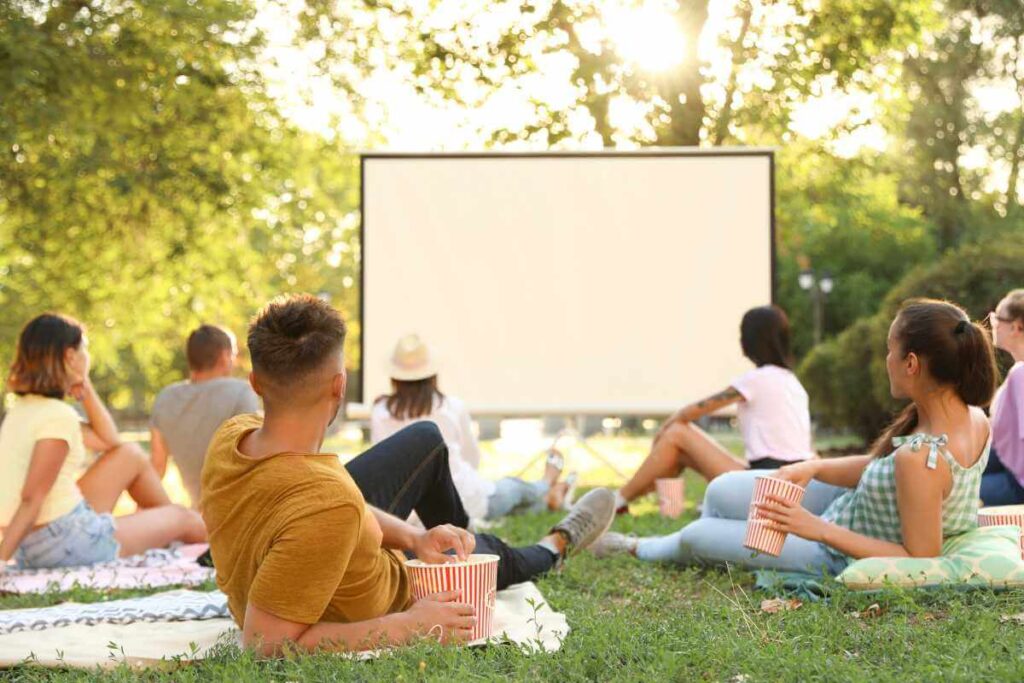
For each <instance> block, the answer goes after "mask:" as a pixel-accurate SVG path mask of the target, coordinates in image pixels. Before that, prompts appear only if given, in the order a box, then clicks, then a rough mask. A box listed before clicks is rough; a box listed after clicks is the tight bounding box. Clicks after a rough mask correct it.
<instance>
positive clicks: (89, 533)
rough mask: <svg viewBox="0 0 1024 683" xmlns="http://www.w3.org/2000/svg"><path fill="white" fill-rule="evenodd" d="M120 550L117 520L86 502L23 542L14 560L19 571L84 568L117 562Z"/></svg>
mask: <svg viewBox="0 0 1024 683" xmlns="http://www.w3.org/2000/svg"><path fill="white" fill-rule="evenodd" d="M120 549H121V544H120V543H118V542H117V539H116V538H114V517H113V516H112V515H111V514H110V513H109V512H104V513H102V514H101V513H98V512H96V511H94V510H93V509H92V508H91V507H89V504H88V503H86V502H85V501H84V500H83V501H81V502H79V503H78V505H76V506H75V507H74V509H72V510H71V512H69V513H67V514H66V515H63V516H61V517H58V518H57V519H55V520H53V521H52V522H50V523H49V524H47V525H46V526H44V527H42V528H40V529H36V530H35V531H33V532H32V533H30V534H29V535H28V536H26V537H25V538H24V539H22V541H21V543H20V544H19V545H18V550H17V552H16V553H15V554H14V560H15V562H16V563H17V565H18V568H19V569H43V568H52V567H80V566H84V565H92V564H98V563H100V562H110V561H111V560H116V559H117V554H118V551H119V550H120Z"/></svg>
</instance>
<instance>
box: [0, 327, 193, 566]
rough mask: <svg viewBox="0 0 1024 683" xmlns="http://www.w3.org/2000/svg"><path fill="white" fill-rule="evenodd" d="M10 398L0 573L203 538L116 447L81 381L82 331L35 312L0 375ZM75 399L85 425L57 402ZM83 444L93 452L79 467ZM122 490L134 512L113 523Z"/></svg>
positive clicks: (1, 458) (152, 474)
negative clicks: (8, 370)
mask: <svg viewBox="0 0 1024 683" xmlns="http://www.w3.org/2000/svg"><path fill="white" fill-rule="evenodd" d="M8 385H9V388H10V389H11V390H12V391H13V392H14V393H15V394H17V395H18V397H19V398H18V399H17V401H16V402H15V403H14V405H13V406H12V407H11V409H10V410H9V411H8V412H7V415H6V417H5V418H4V421H3V424H0V533H2V535H3V536H2V541H0V568H2V567H4V566H6V565H7V564H8V563H9V562H10V561H11V559H12V558H13V559H14V561H15V564H16V565H17V566H18V567H21V568H42V567H70V566H76V565H90V564H96V563H98V562H107V561H110V560H113V559H114V558H116V557H119V556H121V557H124V556H127V555H134V554H136V553H140V552H142V551H144V550H147V549H149V548H157V547H161V546H165V545H167V544H168V543H171V542H172V541H185V542H187V543H198V542H202V541H205V540H206V528H205V527H204V525H203V521H202V518H201V517H199V515H198V514H196V513H195V512H192V511H190V510H187V509H185V508H183V507H181V506H179V505H173V504H171V501H170V499H168V497H167V493H166V492H165V491H164V489H163V487H162V486H161V484H160V478H159V477H158V476H157V474H156V471H155V470H154V469H153V466H152V465H151V464H150V462H149V458H147V457H146V455H145V453H144V452H143V451H142V450H141V449H140V448H139V447H138V446H135V445H134V444H122V443H121V441H120V440H119V438H118V433H117V426H116V425H115V424H114V420H113V419H112V418H111V416H110V413H109V412H107V409H106V407H104V405H103V403H102V401H100V398H99V396H97V394H96V391H95V390H94V389H93V387H92V383H91V382H90V381H89V351H88V340H87V339H86V337H85V331H84V329H83V328H82V325H80V324H79V323H78V322H77V321H75V320H73V319H71V318H68V317H66V316H63V315H56V314H51V313H44V314H43V315H40V316H37V317H36V318H34V319H32V320H31V321H29V323H28V324H27V325H25V327H24V329H23V330H22V331H21V335H20V337H19V339H18V350H17V356H16V358H15V360H14V363H13V365H12V366H11V373H10V376H9V378H8ZM66 396H71V397H72V398H74V399H75V400H77V401H80V402H81V404H82V408H83V409H84V411H85V415H86V422H81V421H80V420H79V416H78V413H76V412H75V410H74V409H73V408H72V407H71V406H70V405H68V404H67V403H66V402H65V401H64V398H65V397H66ZM86 447H88V448H89V449H91V450H94V451H100V452H101V455H100V456H99V458H98V459H97V460H96V461H95V462H94V463H93V464H92V465H91V466H89V467H86V466H85V465H86V451H85V449H86ZM123 491H128V493H129V495H131V497H132V498H133V499H134V500H135V502H136V503H138V505H139V512H137V513H135V514H133V515H127V516H124V517H118V518H117V519H114V517H113V516H112V515H111V514H110V511H111V510H112V509H113V508H114V504H115V503H116V502H117V499H118V497H119V496H120V495H121V493H122V492H123Z"/></svg>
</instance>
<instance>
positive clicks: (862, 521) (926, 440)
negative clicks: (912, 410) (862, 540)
mask: <svg viewBox="0 0 1024 683" xmlns="http://www.w3.org/2000/svg"><path fill="white" fill-rule="evenodd" d="M947 441H948V439H947V437H946V435H945V434H943V435H941V436H932V435H930V434H923V433H918V434H911V435H910V436H899V437H896V438H894V439H893V440H892V445H893V446H894V447H895V448H896V449H899V448H900V447H901V446H907V447H909V448H910V449H912V450H914V451H919V450H921V448H922V447H923V446H927V447H928V460H927V462H926V465H927V467H928V468H929V469H935V467H936V465H938V462H939V456H940V455H941V456H942V458H944V459H945V461H946V462H947V463H949V468H950V470H951V471H952V472H953V490H952V491H950V493H949V496H947V497H946V499H945V500H944V501H943V502H942V537H943V538H944V539H946V538H949V537H950V536H954V535H956V534H962V533H963V532H965V531H969V530H970V529H973V528H975V527H976V526H978V494H979V491H980V489H981V475H982V473H983V472H984V471H985V465H986V464H987V463H988V451H989V447H990V446H991V443H992V440H991V437H989V442H988V443H986V444H985V450H984V451H983V452H982V454H981V457H980V458H978V462H976V463H974V465H972V466H971V467H964V466H963V465H961V464H960V463H958V462H957V461H956V458H954V457H953V456H952V454H950V452H949V451H948V450H946V443H947ZM895 453H896V451H895V450H894V451H893V452H892V453H890V454H889V455H886V456H884V457H881V458H875V459H874V460H872V461H871V462H870V463H869V464H868V466H867V467H865V468H864V473H863V474H861V477H860V481H859V482H858V483H857V488H855V489H853V490H852V491H849V492H848V493H844V494H843V495H841V496H840V497H839V498H836V499H835V500H834V501H833V502H832V504H831V505H829V506H828V509H826V510H825V512H824V513H823V514H822V519H825V520H828V521H830V522H833V523H835V524H838V525H839V526H842V527H845V528H847V529H850V530H851V531H855V532H857V533H858V534H864V535H865V536H871V537H872V538H879V539H882V540H885V541H891V542H893V543H902V542H903V531H902V529H901V527H900V511H899V508H898V507H897V505H896V458H895V457H893V456H894V455H895ZM829 551H830V552H831V553H832V554H834V555H837V556H840V557H842V556H843V555H842V553H840V552H839V551H838V550H835V549H833V548H829Z"/></svg>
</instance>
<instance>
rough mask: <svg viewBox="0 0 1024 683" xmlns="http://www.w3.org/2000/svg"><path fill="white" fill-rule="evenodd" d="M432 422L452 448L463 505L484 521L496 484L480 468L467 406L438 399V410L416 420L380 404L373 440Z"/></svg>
mask: <svg viewBox="0 0 1024 683" xmlns="http://www.w3.org/2000/svg"><path fill="white" fill-rule="evenodd" d="M422 420H429V421H431V422H433V423H434V424H436V425H437V426H438V428H439V429H440V430H441V436H442V437H443V438H444V443H445V445H446V446H448V464H449V465H450V467H451V470H452V481H454V482H455V488H456V490H457V491H458V492H459V497H460V498H462V505H463V507H465V508H466V513H467V514H469V516H470V517H473V518H476V519H483V518H484V517H486V516H487V499H488V498H490V497H491V494H493V493H494V489H495V486H494V482H492V481H489V480H487V479H484V478H483V476H481V474H480V473H479V472H477V471H476V468H477V467H478V466H479V465H480V446H479V444H477V441H476V437H475V436H473V429H472V423H471V420H470V417H469V411H467V410H466V406H465V404H464V403H463V402H462V401H460V400H459V399H457V398H455V397H454V396H445V397H444V399H443V400H442V399H437V398H435V399H434V409H433V410H432V411H431V412H430V414H429V415H424V416H422V417H418V418H416V419H414V420H408V419H406V420H399V419H397V418H395V417H394V416H393V415H392V414H391V413H389V412H388V406H387V403H386V402H385V401H378V402H377V403H375V404H374V406H373V410H372V411H371V412H370V440H371V441H372V442H373V443H375V444H376V443H378V442H380V441H383V440H384V439H386V438H388V437H389V436H391V435H392V434H394V433H395V432H397V431H399V430H401V429H402V428H403V427H407V426H409V425H411V424H412V423H414V422H420V421H422Z"/></svg>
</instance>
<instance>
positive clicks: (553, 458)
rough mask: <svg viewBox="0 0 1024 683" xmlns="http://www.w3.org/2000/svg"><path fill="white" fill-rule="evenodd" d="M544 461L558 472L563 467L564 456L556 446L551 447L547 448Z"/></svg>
mask: <svg viewBox="0 0 1024 683" xmlns="http://www.w3.org/2000/svg"><path fill="white" fill-rule="evenodd" d="M545 462H546V463H547V464H548V465H551V466H552V467H554V468H555V469H556V470H558V471H559V472H561V471H562V470H564V469H565V456H563V455H562V453H561V452H560V451H559V450H558V449H557V448H551V449H550V450H548V456H547V458H546V459H545Z"/></svg>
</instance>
